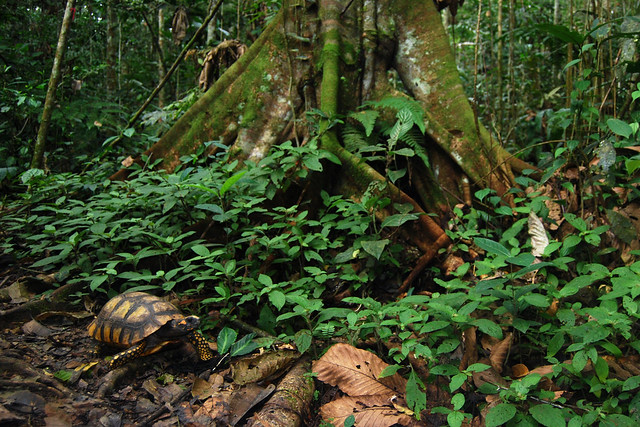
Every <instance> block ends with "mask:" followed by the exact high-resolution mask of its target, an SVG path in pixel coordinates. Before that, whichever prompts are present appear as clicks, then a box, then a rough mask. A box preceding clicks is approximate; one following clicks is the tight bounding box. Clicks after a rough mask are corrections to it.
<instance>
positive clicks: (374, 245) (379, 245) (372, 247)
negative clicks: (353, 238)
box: [360, 239, 389, 259]
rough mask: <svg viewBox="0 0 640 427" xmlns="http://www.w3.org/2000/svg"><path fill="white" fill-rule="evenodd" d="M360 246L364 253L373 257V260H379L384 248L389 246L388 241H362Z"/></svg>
mask: <svg viewBox="0 0 640 427" xmlns="http://www.w3.org/2000/svg"><path fill="white" fill-rule="evenodd" d="M360 244H361V245H362V249H364V251H365V252H366V253H368V254H369V255H371V256H373V257H375V259H380V256H381V255H382V252H383V251H384V248H385V247H386V246H387V245H388V244H389V240H388V239H382V240H363V241H362V242H360Z"/></svg>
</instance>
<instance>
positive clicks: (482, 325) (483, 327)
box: [472, 319, 502, 338]
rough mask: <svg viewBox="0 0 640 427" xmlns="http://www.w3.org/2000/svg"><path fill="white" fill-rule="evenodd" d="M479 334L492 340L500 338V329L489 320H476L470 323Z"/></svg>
mask: <svg viewBox="0 0 640 427" xmlns="http://www.w3.org/2000/svg"><path fill="white" fill-rule="evenodd" d="M472 324H473V325H475V326H477V327H478V329H480V331H481V332H483V333H485V334H487V335H491V336H492V337H494V338H502V329H501V328H500V326H498V325H496V324H495V323H494V322H493V321H491V320H489V319H476V320H474V321H473V322H472Z"/></svg>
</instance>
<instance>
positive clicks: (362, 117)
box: [349, 110, 380, 137]
mask: <svg viewBox="0 0 640 427" xmlns="http://www.w3.org/2000/svg"><path fill="white" fill-rule="evenodd" d="M379 115H380V113H379V112H378V111H376V110H362V111H358V112H355V113H350V114H349V117H351V118H352V119H356V120H357V121H359V122H360V124H362V126H363V127H364V133H365V135H366V136H367V137H369V136H371V132H373V128H374V126H375V124H376V119H377V118H378V116H379Z"/></svg>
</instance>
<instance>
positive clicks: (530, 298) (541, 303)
mask: <svg viewBox="0 0 640 427" xmlns="http://www.w3.org/2000/svg"><path fill="white" fill-rule="evenodd" d="M522 299H523V300H525V301H526V302H527V303H528V304H530V305H532V306H534V307H540V308H547V307H549V299H548V298H547V297H546V296H544V295H541V294H527V295H525V296H523V297H522Z"/></svg>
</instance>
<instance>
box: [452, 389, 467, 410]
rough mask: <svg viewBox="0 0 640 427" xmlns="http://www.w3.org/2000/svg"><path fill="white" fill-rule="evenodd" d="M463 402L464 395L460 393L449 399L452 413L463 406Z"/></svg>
mask: <svg viewBox="0 0 640 427" xmlns="http://www.w3.org/2000/svg"><path fill="white" fill-rule="evenodd" d="M464 402H465V398H464V394H462V393H456V394H454V395H453V397H452V398H451V405H453V410H454V411H457V410H459V409H461V408H462V407H463V406H464Z"/></svg>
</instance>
